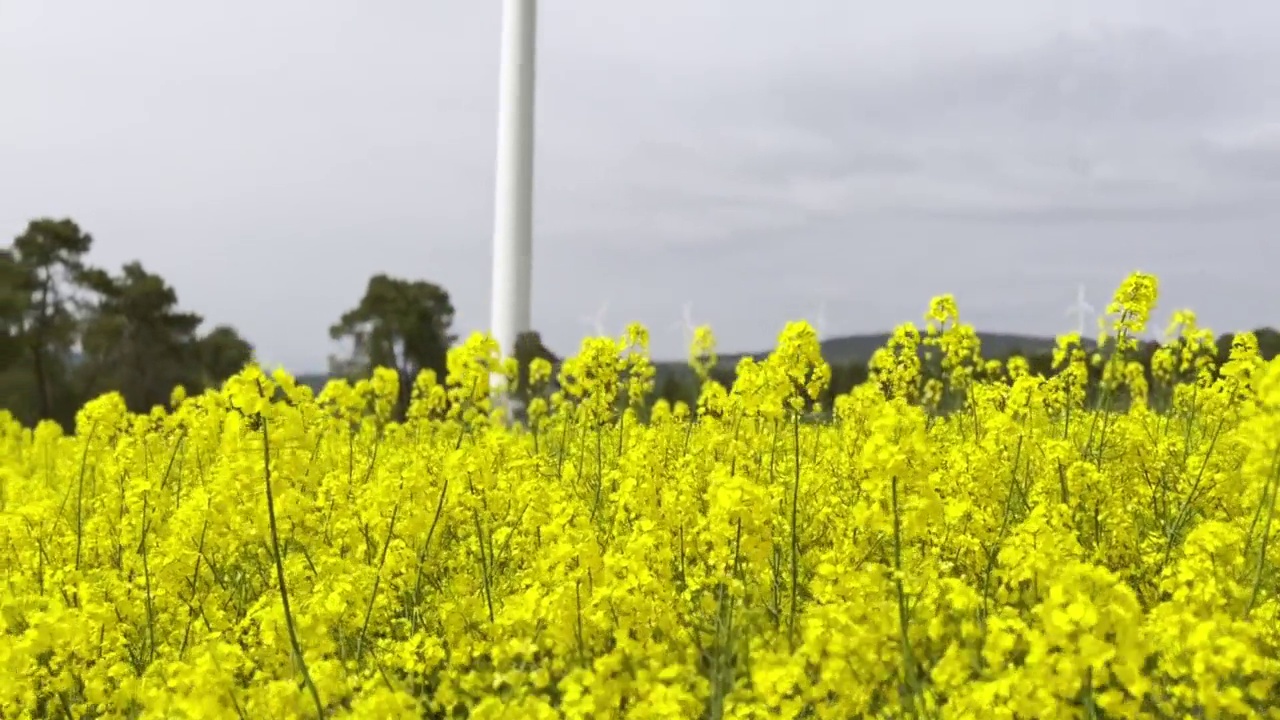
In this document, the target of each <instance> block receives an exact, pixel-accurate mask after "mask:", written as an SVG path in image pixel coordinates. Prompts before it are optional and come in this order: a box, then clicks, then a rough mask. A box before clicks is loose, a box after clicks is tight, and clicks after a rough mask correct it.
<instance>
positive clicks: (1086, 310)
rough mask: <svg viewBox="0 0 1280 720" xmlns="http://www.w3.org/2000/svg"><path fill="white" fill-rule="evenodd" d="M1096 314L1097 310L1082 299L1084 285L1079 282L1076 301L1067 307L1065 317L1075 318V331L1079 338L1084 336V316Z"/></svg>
mask: <svg viewBox="0 0 1280 720" xmlns="http://www.w3.org/2000/svg"><path fill="white" fill-rule="evenodd" d="M1095 314H1097V310H1095V309H1094V308H1093V306H1092V305H1090V304H1089V301H1087V300H1085V299H1084V285H1083V284H1081V285H1080V286H1079V288H1077V290H1076V302H1075V304H1074V305H1072V306H1071V307H1069V308H1067V317H1074V318H1075V319H1076V332H1077V333H1079V335H1080V337H1081V338H1084V336H1085V335H1084V326H1085V317H1086V316H1089V315H1095Z"/></svg>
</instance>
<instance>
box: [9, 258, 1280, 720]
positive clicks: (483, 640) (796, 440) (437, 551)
mask: <svg viewBox="0 0 1280 720" xmlns="http://www.w3.org/2000/svg"><path fill="white" fill-rule="evenodd" d="M1155 298H1156V284H1155V279H1154V278H1152V277H1150V276H1146V275H1141V274H1137V275H1134V276H1132V277H1130V278H1129V280H1128V281H1126V282H1125V283H1124V285H1122V286H1121V287H1120V288H1119V290H1118V291H1117V294H1116V300H1115V302H1114V303H1113V304H1112V306H1111V307H1110V308H1109V316H1108V318H1109V319H1108V321H1107V323H1108V324H1107V332H1108V333H1109V340H1108V342H1107V344H1106V347H1105V348H1104V350H1103V352H1102V353H1101V354H1100V355H1098V356H1095V357H1089V356H1086V353H1085V352H1084V351H1082V350H1081V348H1080V345H1079V342H1078V338H1074V337H1065V338H1063V339H1062V340H1061V341H1060V352H1059V353H1058V357H1057V360H1058V372H1057V373H1056V374H1055V375H1054V376H1053V377H1052V378H1051V379H1045V378H1042V377H1038V376H1032V375H1030V374H1028V372H1027V370H1026V365H1025V363H1022V362H1019V361H1016V360H1014V361H1010V362H1008V363H1007V364H1000V363H995V362H986V361H983V360H982V359H981V357H980V356H979V354H978V351H979V348H978V347H977V344H976V342H975V339H976V338H975V334H974V332H973V330H972V329H971V328H969V327H967V326H965V325H964V324H963V323H961V322H959V317H958V313H957V311H956V309H955V305H954V302H953V301H952V300H951V299H950V298H948V297H942V298H939V299H937V300H935V301H934V303H933V304H932V306H931V308H930V311H929V316H928V321H927V324H926V326H925V327H924V328H922V329H921V330H920V331H917V330H916V329H915V328H913V327H911V326H904V327H902V328H900V329H899V331H898V332H897V333H896V334H895V336H894V340H893V342H892V343H891V344H890V346H889V347H888V348H886V349H885V350H884V351H882V352H881V353H880V354H879V355H878V356H877V358H876V360H875V362H874V363H873V381H872V382H870V383H868V384H866V385H865V386H862V387H859V388H857V389H856V390H855V391H854V392H852V393H851V394H849V395H847V396H844V397H840V398H839V399H838V400H837V402H836V403H835V407H834V408H815V407H814V404H813V403H812V401H811V398H812V397H815V396H817V395H818V394H819V393H820V391H821V389H822V387H823V385H824V383H825V381H826V378H827V370H826V367H825V365H824V364H823V362H822V360H821V357H820V355H819V353H818V343H817V338H816V337H815V334H814V331H813V330H812V328H810V327H809V326H808V325H806V324H802V323H801V324H793V325H791V326H789V327H788V328H787V329H786V330H785V331H784V332H783V333H782V335H781V336H780V338H779V342H778V348H777V350H776V352H775V353H774V354H773V355H772V356H771V357H770V358H769V359H768V360H766V361H762V362H758V363H753V362H745V363H744V364H743V365H742V366H741V367H740V369H739V373H738V375H737V380H736V382H735V385H734V387H732V388H722V387H719V386H717V385H716V384H715V383H713V382H708V383H706V384H705V385H704V390H703V394H702V398H701V400H700V402H699V404H698V406H697V407H695V408H685V407H683V406H678V407H674V408H673V407H668V406H667V405H665V404H663V403H658V404H657V405H656V407H654V408H653V410H652V415H651V417H645V418H644V420H645V421H644V422H641V420H640V418H641V414H640V413H641V410H640V408H641V399H642V398H643V396H644V394H645V393H646V392H647V391H648V390H649V389H650V387H651V385H652V378H653V366H652V365H651V364H650V363H649V361H648V360H647V357H646V354H647V353H646V346H647V342H646V335H645V332H644V331H643V329H642V328H639V327H633V328H632V329H630V330H629V331H628V333H627V335H626V336H625V337H623V338H621V339H618V340H608V339H593V340H588V341H586V342H584V344H583V347H582V350H581V352H580V353H579V355H578V356H577V357H575V358H573V359H571V360H569V361H566V362H565V363H564V365H563V366H562V367H561V368H560V369H559V371H560V372H559V375H560V382H559V383H558V385H556V386H555V387H554V390H553V389H552V388H551V386H550V385H549V384H548V383H547V380H548V376H549V374H550V372H551V368H550V366H548V365H546V364H545V363H542V362H535V363H534V365H533V367H532V369H531V371H530V375H531V378H530V379H531V381H532V382H533V383H534V384H535V385H536V386H537V387H540V388H543V389H542V390H539V391H537V392H536V393H535V394H536V395H538V396H537V397H536V398H535V399H534V400H533V401H532V402H531V403H530V406H529V419H528V422H527V424H525V425H523V426H519V427H512V426H510V425H508V424H506V423H504V422H501V421H500V415H499V414H498V413H496V412H495V411H494V410H493V409H492V408H491V407H490V404H489V403H490V399H489V385H490V372H491V371H493V370H495V369H497V368H498V364H497V363H496V361H495V360H494V358H495V356H496V348H495V347H494V345H493V343H492V342H491V341H490V340H488V339H487V338H485V337H483V336H476V337H473V338H472V339H471V340H469V341H468V342H467V343H465V344H464V345H463V346H461V347H459V348H456V349H455V350H453V351H452V352H451V354H450V357H449V377H448V378H447V379H446V382H444V383H437V382H436V380H435V379H434V378H433V377H432V376H431V375H429V374H424V375H423V376H422V377H421V378H419V380H418V381H417V383H416V384H415V386H414V389H413V402H412V404H411V406H410V407H409V410H408V412H407V417H406V419H405V420H403V421H402V422H393V421H391V420H390V418H391V417H392V415H393V405H394V404H395V401H396V397H397V379H396V375H395V373H394V372H390V371H379V372H377V373H376V374H375V375H374V376H373V378H372V379H371V380H369V381H364V382H360V383H358V384H355V385H348V384H345V383H334V384H330V385H329V386H328V387H327V388H326V389H325V391H324V392H323V393H321V394H320V395H319V396H318V397H313V395H312V393H311V391H310V390H308V389H307V388H304V387H299V386H297V385H296V384H295V383H294V382H293V380H292V379H291V378H290V377H288V376H287V375H285V374H284V373H276V374H274V375H270V376H268V375H265V374H264V373H263V372H261V371H260V370H258V369H256V368H252V367H251V368H249V369H247V370H245V371H244V372H243V373H241V374H240V375H238V376H236V377H235V378H233V379H232V380H231V381H229V382H228V383H227V384H226V386H225V387H224V388H223V389H222V390H221V391H220V392H216V393H212V392H211V393H208V394H205V395H202V396H199V397H184V396H183V395H182V393H181V392H177V393H175V397H174V403H173V405H174V407H172V408H170V409H168V410H164V409H157V410H155V411H154V412H152V413H151V414H149V415H130V414H128V413H127V412H126V411H125V409H124V407H123V404H122V401H121V399H120V398H119V397H118V396H115V395H108V396H105V397H101V398H99V399H97V400H94V401H93V402H91V403H89V404H88V405H87V406H86V407H84V408H83V409H82V411H81V412H80V414H79V416H78V418H77V422H76V428H75V433H74V434H73V435H65V434H63V433H62V432H61V430H59V429H58V428H56V427H55V426H53V425H49V424H46V425H42V426H40V427H38V428H36V429H34V430H30V429H24V428H21V427H19V426H17V424H16V423H14V422H12V420H4V421H0V573H2V574H3V581H2V584H0V717H3V718H55V717H56V718H66V717H75V718H89V717H104V718H105V717H144V718H224V717H225V718H247V719H251V720H262V719H273V718H311V717H317V716H325V717H366V718H418V717H436V718H444V717H464V716H466V717H472V718H553V717H570V718H623V717H625V718H703V717H705V718H716V719H718V718H774V717H782V718H857V717H919V718H1015V717H1016V718H1077V717H1078V718H1127V717H1149V718H1167V717H1203V718H1226V717H1239V718H1244V717H1280V710H1277V708H1278V707H1280V686H1278V685H1277V681H1278V680H1280V659H1277V658H1278V657H1280V624H1278V623H1277V615H1278V614H1280V600H1278V599H1277V597H1278V594H1280V587H1278V585H1280V581H1278V579H1277V575H1278V574H1277V572H1276V570H1277V566H1278V565H1280V560H1277V558H1280V547H1277V545H1278V544H1280V538H1277V534H1280V520H1276V519H1274V515H1275V506H1276V493H1277V484H1278V483H1280V474H1278V473H1280V470H1278V464H1277V463H1278V459H1280V414H1278V409H1280V361H1272V362H1270V363H1264V362H1263V361H1262V360H1261V359H1260V358H1259V355H1258V353H1257V347H1256V342H1254V341H1253V340H1252V338H1251V336H1249V335H1241V336H1238V337H1237V339H1236V342H1235V346H1234V348H1233V350H1232V353H1231V358H1230V360H1229V361H1228V362H1226V363H1225V364H1224V365H1223V366H1222V367H1215V366H1214V365H1213V362H1214V361H1213V359H1212V358H1213V355H1214V350H1213V347H1212V336H1211V335H1210V334H1208V333H1207V332H1206V331H1204V330H1201V329H1199V328H1197V327H1196V326H1195V322H1194V317H1193V316H1192V315H1190V314H1189V313H1181V314H1179V315H1178V323H1177V324H1178V329H1177V331H1176V332H1177V333H1178V335H1179V337H1178V338H1177V339H1176V340H1175V341H1174V342H1171V343H1169V344H1168V345H1166V346H1165V348H1164V349H1162V350H1160V351H1159V352H1158V353H1157V355H1156V357H1155V359H1154V360H1153V361H1152V368H1153V370H1152V373H1151V375H1150V377H1149V378H1148V377H1147V376H1146V375H1144V373H1143V372H1142V369H1141V367H1135V366H1134V365H1133V364H1132V363H1131V362H1129V361H1128V360H1127V359H1126V358H1127V357H1128V355H1129V353H1131V352H1132V351H1133V346H1134V340H1133V338H1135V337H1137V336H1138V335H1139V334H1140V333H1141V332H1142V331H1143V327H1144V325H1145V323H1146V322H1147V319H1148V316H1149V313H1150V310H1151V307H1152V306H1153V304H1154V302H1155ZM711 344H712V339H711V337H710V334H709V333H708V332H706V331H703V332H700V333H699V335H698V338H697V340H696V341H695V348H694V350H695V355H696V356H697V357H696V358H695V360H696V361H697V362H698V363H700V364H699V367H700V368H701V369H703V370H704V371H705V368H706V363H707V362H709V361H710V360H711V359H712V358H711V357H710V354H711V353H710V349H711ZM920 345H924V346H925V347H926V348H927V349H928V350H929V352H930V354H931V356H930V357H931V359H929V360H925V361H922V360H921V359H920V358H921V354H920V353H919V352H918V349H919V346H920ZM930 363H935V364H936V367H937V368H939V371H938V372H933V371H930V370H929V368H930V367H933V366H934V365H931V364H930ZM1089 363H1098V364H1099V368H1098V370H1097V372H1098V373H1100V375H1101V377H1102V381H1101V387H1100V389H1099V390H1098V391H1097V392H1096V393H1095V392H1092V391H1090V392H1086V380H1087V377H1088V374H1089V368H1088V365H1089ZM503 369H509V368H503ZM539 393H540V394H539ZM1121 398H1122V399H1123V402H1120V399H1121ZM1155 398H1162V400H1161V402H1160V403H1159V406H1158V407H1157V403H1155V402H1154V399H1155ZM826 411H829V412H830V415H831V417H830V418H829V419H827V418H826V416H825V412H826ZM645 412H647V411H645Z"/></svg>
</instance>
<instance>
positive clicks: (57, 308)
mask: <svg viewBox="0 0 1280 720" xmlns="http://www.w3.org/2000/svg"><path fill="white" fill-rule="evenodd" d="M92 245H93V238H92V237H91V236H90V235H89V234H88V233H86V232H84V231H83V230H81V229H80V227H79V226H78V225H76V223H74V222H73V221H71V220H67V219H63V220H54V219H50V218H41V219H37V220H32V221H31V222H30V223H28V224H27V227H26V229H25V230H24V231H23V232H22V234H20V235H18V236H17V237H16V238H14V240H13V244H12V245H11V247H10V248H9V249H8V250H6V251H5V252H4V253H3V255H2V256H0V326H3V328H2V329H0V343H3V344H4V346H5V347H4V348H3V349H0V362H3V363H4V364H5V365H6V366H7V367H5V370H6V373H5V374H6V376H7V377H6V378H5V379H6V380H7V382H4V383H3V390H2V391H3V392H4V393H5V397H4V400H3V402H4V405H5V406H7V407H9V408H11V409H14V410H15V411H16V412H17V413H18V416H19V417H20V418H21V419H23V420H24V421H26V422H33V421H35V420H39V419H55V420H59V421H61V422H63V423H64V424H66V423H68V422H70V419H71V416H72V415H74V412H75V406H76V405H77V404H78V399H77V398H71V397H68V395H67V394H66V392H65V390H66V389H67V388H68V382H67V375H68V372H69V366H70V364H71V361H72V359H73V355H74V351H75V343H76V336H77V330H78V323H77V313H76V310H77V297H76V288H77V283H78V281H79V278H80V276H81V275H82V274H83V273H84V272H85V264H84V256H85V254H86V253H88V252H89V248H90V247H91V246H92ZM23 378H25V380H24V379H23ZM15 381H16V382H15Z"/></svg>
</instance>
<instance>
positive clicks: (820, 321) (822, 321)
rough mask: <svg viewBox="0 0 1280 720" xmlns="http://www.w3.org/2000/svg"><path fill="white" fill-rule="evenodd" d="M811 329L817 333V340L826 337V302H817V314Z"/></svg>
mask: <svg viewBox="0 0 1280 720" xmlns="http://www.w3.org/2000/svg"><path fill="white" fill-rule="evenodd" d="M813 329H814V330H816V331H817V332H818V340H823V339H825V338H826V337H827V301H826V300H821V301H819V302H818V312H817V314H816V315H815V316H814V318H813Z"/></svg>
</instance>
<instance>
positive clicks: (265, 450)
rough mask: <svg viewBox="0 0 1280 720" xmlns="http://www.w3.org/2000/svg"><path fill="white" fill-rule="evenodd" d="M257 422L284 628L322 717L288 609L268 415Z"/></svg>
mask: <svg viewBox="0 0 1280 720" xmlns="http://www.w3.org/2000/svg"><path fill="white" fill-rule="evenodd" d="M258 422H259V423H260V424H261V427H262V467H263V473H262V474H263V477H264V478H265V481H266V488H267V520H268V522H269V524H270V527H271V554H272V556H274V557H275V561H276V582H277V583H278V584H279V585H280V605H281V607H283V608H284V624H285V629H286V630H288V632H289V646H290V647H291V648H292V649H293V655H294V657H296V658H297V659H298V669H299V671H300V672H301V673H302V682H303V684H304V685H306V686H307V692H308V693H310V695H311V700H312V702H314V703H315V705H316V717H317V718H322V717H324V703H323V702H321V701H320V691H319V690H317V689H316V684H315V681H313V680H312V679H311V671H310V670H308V669H307V659H306V657H305V656H304V655H303V654H302V643H300V642H299V641H298V630H297V628H296V627H295V626H294V622H293V611H292V610H291V609H290V608H289V590H288V587H287V586H286V585H285V581H284V560H283V559H282V558H281V556H280V528H279V527H278V526H277V525H276V501H275V495H274V494H273V493H272V490H271V437H270V435H269V434H268V432H267V418H266V417H264V416H262V415H259V416H258Z"/></svg>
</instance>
